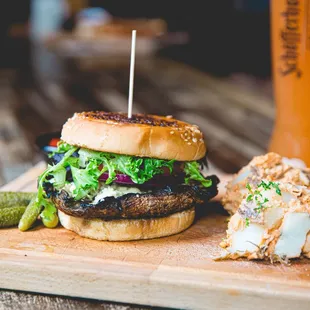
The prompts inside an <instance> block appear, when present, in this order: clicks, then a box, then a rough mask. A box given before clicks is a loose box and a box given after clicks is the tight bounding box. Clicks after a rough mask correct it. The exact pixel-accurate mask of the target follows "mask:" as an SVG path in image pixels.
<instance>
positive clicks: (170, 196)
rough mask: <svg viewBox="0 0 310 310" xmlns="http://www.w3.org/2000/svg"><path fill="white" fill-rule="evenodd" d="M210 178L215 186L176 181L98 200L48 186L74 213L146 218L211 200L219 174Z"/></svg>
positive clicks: (60, 203) (59, 202)
mask: <svg viewBox="0 0 310 310" xmlns="http://www.w3.org/2000/svg"><path fill="white" fill-rule="evenodd" d="M207 179H211V180H212V186H211V187H208V188H205V187H200V186H196V185H193V186H191V185H173V186H166V187H164V188H161V189H156V190H153V191H151V192H147V193H138V194H133V193H130V194H125V195H123V196H120V197H112V196H111V197H105V198H103V199H101V200H99V201H98V203H92V202H90V201H86V200H80V201H76V200H74V199H73V198H71V197H70V196H69V194H68V193H67V192H66V191H64V190H61V191H60V192H57V191H54V190H53V189H52V188H45V191H46V193H47V194H48V195H50V197H51V198H52V200H53V202H54V203H55V205H56V207H57V208H58V209H59V210H60V211H62V212H64V213H66V214H68V215H71V216H75V217H83V218H100V219H103V220H113V219H142V218H154V217H164V216H167V215H170V214H173V213H176V212H180V211H183V210H187V209H190V208H192V207H195V206H197V205H200V204H202V203H204V202H207V201H208V200H210V199H211V198H213V197H215V196H216V195H217V193H218V190H217V184H218V183H219V179H218V178H217V177H216V176H210V177H208V178H207Z"/></svg>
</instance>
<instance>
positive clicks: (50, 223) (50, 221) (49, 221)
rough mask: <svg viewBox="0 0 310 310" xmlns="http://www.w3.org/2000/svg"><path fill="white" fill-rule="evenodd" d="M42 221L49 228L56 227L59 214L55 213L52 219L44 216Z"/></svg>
mask: <svg viewBox="0 0 310 310" xmlns="http://www.w3.org/2000/svg"><path fill="white" fill-rule="evenodd" d="M42 222H43V224H44V226H45V227H47V228H55V227H57V225H58V223H59V220H58V216H57V214H53V217H52V218H51V219H45V218H42Z"/></svg>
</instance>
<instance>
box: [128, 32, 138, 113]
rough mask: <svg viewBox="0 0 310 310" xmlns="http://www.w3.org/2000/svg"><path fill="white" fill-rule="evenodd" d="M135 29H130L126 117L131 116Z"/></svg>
mask: <svg viewBox="0 0 310 310" xmlns="http://www.w3.org/2000/svg"><path fill="white" fill-rule="evenodd" d="M136 32H137V31H136V30H133V31H132V38H131V56H130V76H129V95H128V118H131V117H132V97H133V82H134V69H135V52H136Z"/></svg>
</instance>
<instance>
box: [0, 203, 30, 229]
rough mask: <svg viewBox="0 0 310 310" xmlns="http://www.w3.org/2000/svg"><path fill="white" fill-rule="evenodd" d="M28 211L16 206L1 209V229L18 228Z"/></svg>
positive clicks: (23, 207) (24, 207)
mask: <svg viewBox="0 0 310 310" xmlns="http://www.w3.org/2000/svg"><path fill="white" fill-rule="evenodd" d="M25 210H26V206H15V207H10V208H3V209H0V228H2V227H10V226H17V224H18V223H19V220H20V219H21V217H22V215H23V214H24V212H25Z"/></svg>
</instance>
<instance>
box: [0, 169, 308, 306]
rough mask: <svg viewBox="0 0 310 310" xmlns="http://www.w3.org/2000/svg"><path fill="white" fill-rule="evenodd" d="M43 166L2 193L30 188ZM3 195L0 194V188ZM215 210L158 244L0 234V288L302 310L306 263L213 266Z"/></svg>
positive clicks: (40, 231)
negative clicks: (296, 308) (188, 227)
mask: <svg viewBox="0 0 310 310" xmlns="http://www.w3.org/2000/svg"><path fill="white" fill-rule="evenodd" d="M43 168H44V164H41V166H40V165H38V166H37V167H35V168H34V169H33V170H30V171H29V172H28V173H27V175H24V176H23V177H20V178H19V179H18V180H17V181H16V182H13V183H11V184H9V185H8V186H7V187H5V188H4V189H6V190H23V189H25V184H28V183H29V181H30V182H31V183H32V185H31V186H32V187H31V186H30V184H28V185H27V186H28V187H27V189H30V188H35V179H36V175H38V174H39V173H40V172H41V171H42V169H43ZM2 189H3V188H2ZM222 214H223V211H222V209H221V208H220V207H219V206H218V204H216V203H213V204H209V205H208V206H206V207H205V208H201V209H200V210H199V212H198V215H197V219H196V221H195V223H194V225H193V226H192V227H191V228H190V229H188V230H186V231H185V232H183V233H181V234H178V235H175V236H170V237H167V238H162V239H154V240H147V241H135V242H100V241H95V240H89V239H84V238H81V237H79V236H77V235H76V234H74V233H72V232H70V231H67V230H64V229H63V228H61V227H58V228H56V229H46V228H43V227H41V226H40V227H36V228H35V229H33V230H31V231H28V232H26V233H22V232H19V231H18V230H17V229H15V228H11V229H2V230H1V231H0V262H1V263H0V274H1V277H0V287H1V288H5V289H14V290H23V291H32V292H40V293H48V294H56V295H67V296H76V297H86V298H94V299H103V300H113V301H119V302H127V303H128V302H129V303H136V304H146V305H151V306H163V307H175V308H182V309H239V310H240V309H249V307H251V309H260V310H264V309H268V310H269V309H282V308H284V307H285V308H288V309H290V308H293V307H297V306H298V308H299V309H309V302H310V295H309V289H310V273H309V269H308V268H309V263H308V261H306V260H301V261H296V262H293V264H292V265H291V266H286V265H279V264H276V265H271V264H269V263H266V262H248V261H224V262H215V261H214V260H213V258H214V257H215V256H216V255H218V254H219V252H220V250H219V248H218V243H219V242H220V240H221V238H222V237H223V236H224V233H225V228H226V221H225V220H226V216H224V215H222Z"/></svg>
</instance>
